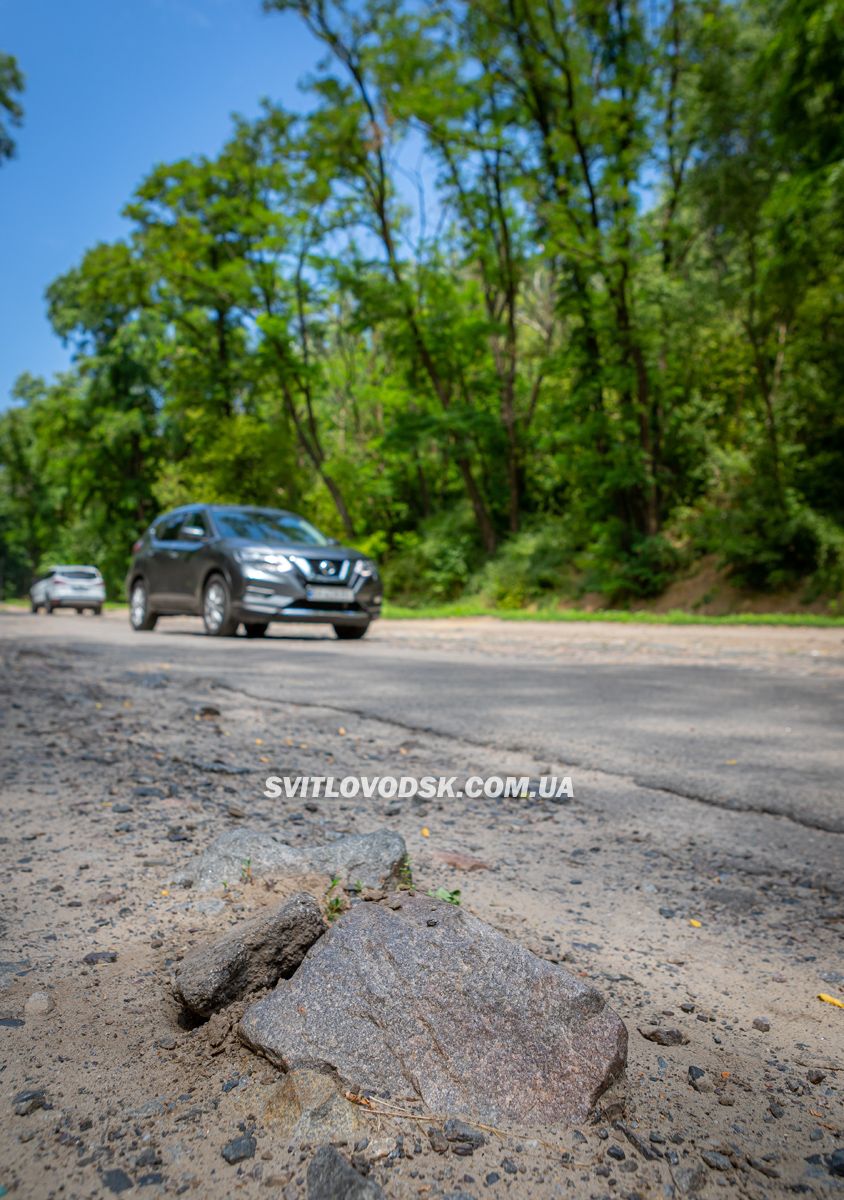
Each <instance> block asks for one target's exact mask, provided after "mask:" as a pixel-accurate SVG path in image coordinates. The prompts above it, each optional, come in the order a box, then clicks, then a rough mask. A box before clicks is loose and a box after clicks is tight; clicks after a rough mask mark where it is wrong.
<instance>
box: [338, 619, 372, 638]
mask: <svg viewBox="0 0 844 1200" xmlns="http://www.w3.org/2000/svg"><path fill="white" fill-rule="evenodd" d="M367 629H369V623H368V622H367V624H366V625H335V626H334V632H335V633H336V634H337V637H338V638H339V639H340V641H341V642H352V641H357V639H358V638H362V637H366V631H367Z"/></svg>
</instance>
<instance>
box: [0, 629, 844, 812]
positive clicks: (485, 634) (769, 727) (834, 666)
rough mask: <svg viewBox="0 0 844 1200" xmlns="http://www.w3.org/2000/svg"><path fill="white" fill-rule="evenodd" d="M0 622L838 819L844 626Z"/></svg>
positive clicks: (732, 798)
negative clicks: (350, 629)
mask: <svg viewBox="0 0 844 1200" xmlns="http://www.w3.org/2000/svg"><path fill="white" fill-rule="evenodd" d="M0 638H3V639H8V638H11V639H13V640H14V641H16V642H24V643H26V644H28V645H30V646H32V647H37V645H38V643H41V642H45V643H52V644H57V645H62V646H63V647H64V648H68V647H70V648H72V649H73V650H74V651H75V652H78V653H79V654H81V655H88V656H96V657H98V658H99V659H100V660H101V661H102V670H103V672H104V673H109V674H113V673H114V671H115V670H119V669H126V670H133V671H139V670H154V669H161V668H163V667H165V666H166V668H167V669H168V670H171V671H176V672H185V673H188V674H191V675H201V676H203V677H208V676H211V677H213V678H214V679H215V680H216V681H217V682H218V683H220V684H222V685H224V686H229V687H232V688H236V689H237V690H239V691H242V692H245V693H247V694H248V695H249V696H251V697H254V698H255V700H256V702H257V703H261V702H270V701H284V702H291V701H292V702H294V703H297V704H300V705H316V706H319V707H321V708H325V707H329V708H332V707H334V708H336V709H337V710H338V712H340V713H346V714H357V715H366V716H373V717H378V718H382V719H384V720H387V721H389V722H391V723H393V724H395V725H400V726H402V727H404V728H406V729H408V730H410V731H413V730H416V731H419V732H426V733H430V732H434V733H437V734H439V735H441V736H446V737H451V738H454V739H457V740H459V741H460V742H463V743H469V744H474V745H476V746H477V745H480V746H484V745H489V746H492V747H495V748H496V749H497V750H499V751H500V750H508V751H509V750H512V751H513V753H514V755H517V754H528V753H529V754H530V755H532V756H534V757H536V758H539V759H540V760H542V759H547V760H548V763H549V764H556V765H564V766H567V767H570V768H571V769H572V770H574V771H577V770H578V769H580V770H582V771H591V772H599V773H603V774H604V775H607V776H615V777H620V778H622V779H627V780H630V781H632V782H634V783H635V784H637V785H639V786H640V787H643V788H647V789H649V790H652V791H657V792H662V793H668V794H671V793H674V794H677V795H678V796H682V797H685V798H686V799H688V800H692V801H695V802H699V803H700V804H702V805H708V806H710V807H713V808H715V809H719V808H720V809H733V810H738V811H747V812H750V813H762V814H771V815H775V816H777V817H778V818H780V820H783V819H784V820H786V821H788V822H792V823H795V824H797V825H799V826H802V827H804V828H806V829H808V830H822V831H829V832H836V833H839V834H840V833H844V799H842V778H841V777H842V768H844V741H842V728H844V703H843V702H842V679H844V630H842V629H791V628H766V627H695V626H685V627H681V626H671V627H669V626H645V625H608V624H591V623H578V624H567V623H566V624H562V623H560V624H556V623H555V624H542V623H533V622H518V623H516V622H502V621H494V620H487V619H478V620H462V621H438V622H436V621H410V622H402V621H390V622H388V621H383V622H380V623H379V624H378V625H377V626H375V627H374V628H373V631H372V632H371V634H370V636H369V637H368V638H367V639H366V640H365V641H362V642H338V641H336V640H334V638H333V635H332V634H331V631H330V630H328V631H327V632H326V631H323V629H322V628H321V627H315V628H304V627H293V626H288V627H283V626H276V627H274V629H273V632H272V636H271V637H268V638H266V639H265V640H263V641H247V640H246V639H245V638H244V637H237V638H230V639H211V638H207V637H205V636H204V635H203V634H202V632H201V626H200V624H199V622H198V621H193V620H187V619H170V620H169V621H161V622H160V623H159V627H158V628H157V629H156V630H155V631H154V632H152V633H142V634H137V633H134V632H132V630H131V629H130V627H129V624H128V620H127V617H126V615H125V613H121V612H112V613H109V614H107V615H105V616H103V617H101V618H99V619H97V618H94V617H91V616H85V617H79V616H77V615H76V614H72V613H56V614H54V615H53V616H52V617H46V616H32V615H30V614H29V613H28V612H24V611H22V610H11V609H10V610H6V611H5V612H4V613H3V614H2V616H0Z"/></svg>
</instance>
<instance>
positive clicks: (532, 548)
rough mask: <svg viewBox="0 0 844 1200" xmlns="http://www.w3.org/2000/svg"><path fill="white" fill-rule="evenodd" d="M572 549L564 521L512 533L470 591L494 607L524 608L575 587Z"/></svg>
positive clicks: (570, 590) (480, 573)
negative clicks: (550, 595)
mask: <svg viewBox="0 0 844 1200" xmlns="http://www.w3.org/2000/svg"><path fill="white" fill-rule="evenodd" d="M572 560H573V552H572V545H571V540H570V538H569V536H568V532H567V530H566V527H565V525H564V523H563V522H561V521H554V522H550V523H547V524H544V525H540V526H538V527H536V528H534V529H529V530H526V531H525V532H523V533H518V534H515V535H514V536H512V537H510V538H508V539H507V541H506V542H504V543H503V544H502V546H501V547H500V549H499V550H498V553H497V554H496V555H495V557H494V558H493V559H492V560H491V561H490V562H488V563H487V564H486V565H485V566H484V567H483V569H482V570H481V571H480V572H479V574H478V575H477V577H476V579H475V580H474V581H473V584H472V586H471V589H470V590H471V591H472V592H473V593H476V594H478V595H480V596H482V597H483V598H484V599H485V600H487V601H488V602H489V603H490V604H493V605H495V607H497V608H523V607H524V606H525V605H526V604H530V603H532V602H533V601H537V600H542V599H543V598H545V597H547V596H548V595H549V594H552V593H565V592H569V593H571V592H572V591H573V589H574V580H573V561H572Z"/></svg>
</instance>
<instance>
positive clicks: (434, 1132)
mask: <svg viewBox="0 0 844 1200" xmlns="http://www.w3.org/2000/svg"><path fill="white" fill-rule="evenodd" d="M428 1141H429V1142H430V1143H431V1149H432V1150H433V1151H434V1152H435V1153H436V1154H445V1152H446V1151H447V1150H448V1138H447V1137H446V1136H445V1134H444V1133H443V1131H442V1130H441V1129H435V1128H433V1127H432V1128H431V1129H429V1130H428Z"/></svg>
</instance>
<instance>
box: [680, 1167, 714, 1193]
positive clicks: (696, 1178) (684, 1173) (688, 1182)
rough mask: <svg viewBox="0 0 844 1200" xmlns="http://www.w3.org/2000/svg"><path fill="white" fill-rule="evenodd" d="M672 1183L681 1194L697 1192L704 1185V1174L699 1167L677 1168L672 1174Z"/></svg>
mask: <svg viewBox="0 0 844 1200" xmlns="http://www.w3.org/2000/svg"><path fill="white" fill-rule="evenodd" d="M674 1181H675V1183H676V1184H677V1187H678V1188H679V1190H680V1192H681V1194H686V1193H690V1192H699V1191H700V1189H701V1188H702V1187H703V1186H704V1184H705V1183H706V1172H705V1171H704V1169H703V1167H701V1166H694V1167H679V1168H678V1170H676V1171H675V1172H674Z"/></svg>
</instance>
